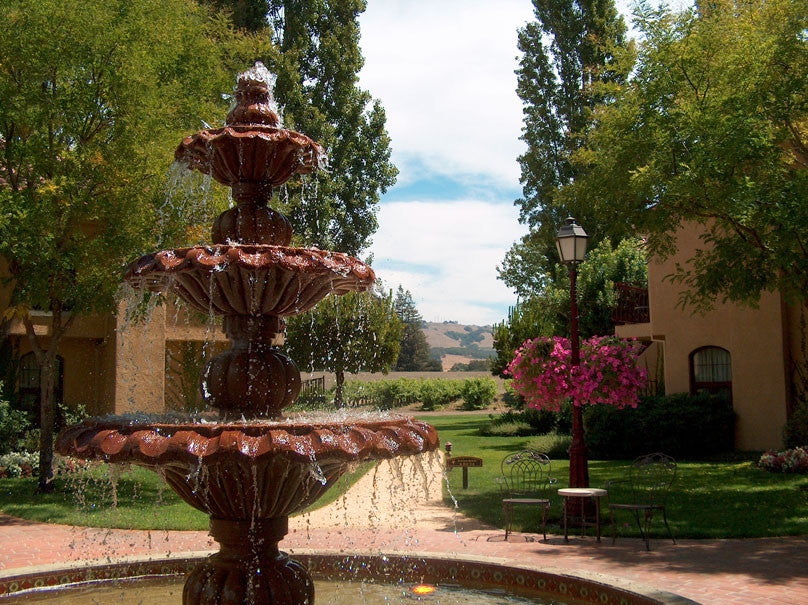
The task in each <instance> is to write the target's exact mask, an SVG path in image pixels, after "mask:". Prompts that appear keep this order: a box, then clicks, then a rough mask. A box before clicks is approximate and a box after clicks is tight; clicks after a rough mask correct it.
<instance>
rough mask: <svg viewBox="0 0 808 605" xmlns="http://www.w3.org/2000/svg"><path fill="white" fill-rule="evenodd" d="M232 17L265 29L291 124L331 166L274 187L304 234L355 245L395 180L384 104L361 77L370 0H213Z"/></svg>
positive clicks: (354, 250) (321, 242) (371, 227)
mask: <svg viewBox="0 0 808 605" xmlns="http://www.w3.org/2000/svg"><path fill="white" fill-rule="evenodd" d="M208 1H209V2H212V3H214V4H216V5H218V6H226V7H228V8H230V9H231V10H232V14H233V19H234V22H235V23H236V24H237V25H238V26H239V27H243V28H245V29H248V30H251V31H256V32H259V31H260V32H264V33H266V31H267V29H266V28H267V25H269V27H270V28H271V35H272V39H273V42H274V43H275V45H276V47H277V50H278V54H277V56H268V57H264V58H263V60H264V63H265V64H266V65H267V67H269V69H270V70H271V71H273V72H274V73H275V74H276V75H277V78H278V79H277V82H276V85H275V97H276V98H277V100H278V102H279V104H280V105H281V109H282V114H283V119H284V123H285V125H286V126H287V127H288V128H294V129H296V130H299V131H301V132H304V133H305V134H307V135H308V136H310V137H312V138H313V139H315V140H316V141H318V142H319V143H320V144H321V145H323V146H324V147H325V148H326V150H327V152H328V157H329V168H328V170H327V172H324V173H323V172H320V173H316V174H314V175H312V176H311V177H310V178H309V180H308V181H303V182H302V183H300V182H295V183H288V184H287V185H286V186H285V187H284V188H283V190H282V191H280V192H279V193H278V198H279V203H280V206H281V209H282V210H283V211H284V212H285V213H286V214H287V215H288V216H289V219H290V220H291V221H292V225H293V227H294V230H295V234H296V235H297V236H298V239H299V241H300V243H303V244H306V245H314V246H318V247H320V248H325V249H333V250H339V251H341V252H347V253H349V254H354V255H356V254H359V253H360V252H361V251H362V250H364V249H365V248H366V247H367V246H368V245H369V244H370V241H371V236H372V235H373V233H375V232H376V230H377V228H378V222H377V220H376V206H377V204H378V202H379V198H380V196H381V195H382V194H383V193H384V192H385V191H387V189H388V188H389V187H391V186H392V185H393V184H394V183H395V180H396V175H397V174H398V170H397V169H396V168H395V166H394V165H393V164H392V163H391V161H390V154H391V149H390V137H389V136H388V134H387V130H386V116H385V113H384V108H383V107H382V105H381V103H380V102H379V101H378V100H374V99H373V98H372V97H371V95H370V93H369V92H368V91H365V90H363V89H361V88H360V87H359V85H358V80H359V79H358V73H359V70H360V69H362V65H363V63H364V59H363V58H362V53H361V51H360V48H359V33H360V32H359V15H360V14H361V13H362V12H364V10H365V8H366V2H365V0H328V1H326V0H208Z"/></svg>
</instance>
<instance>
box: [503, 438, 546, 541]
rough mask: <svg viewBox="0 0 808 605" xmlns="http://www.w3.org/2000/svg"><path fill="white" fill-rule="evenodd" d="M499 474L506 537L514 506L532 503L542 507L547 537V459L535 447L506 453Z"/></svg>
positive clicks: (543, 530) (509, 529)
mask: <svg viewBox="0 0 808 605" xmlns="http://www.w3.org/2000/svg"><path fill="white" fill-rule="evenodd" d="M501 470H502V475H501V476H500V477H498V478H497V482H498V483H499V485H500V488H501V491H502V496H503V497H502V514H503V517H504V518H505V539H506V540H507V539H508V536H509V535H510V533H511V527H512V524H513V512H514V507H516V506H533V507H537V508H539V509H540V510H541V528H542V534H543V535H544V539H545V540H547V513H548V511H549V510H550V485H551V484H553V483H555V479H553V478H551V477H550V459H549V458H548V457H547V456H546V455H545V454H542V453H541V452H537V451H535V450H522V451H520V452H515V453H513V454H508V455H507V456H505V458H504V459H503V460H502V464H501Z"/></svg>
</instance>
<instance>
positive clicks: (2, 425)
mask: <svg viewBox="0 0 808 605" xmlns="http://www.w3.org/2000/svg"><path fill="white" fill-rule="evenodd" d="M30 428H31V427H30V423H29V421H28V415H27V414H26V413H25V412H22V411H20V410H15V409H13V408H12V407H11V404H10V403H9V402H8V401H4V400H0V454H7V453H8V452H11V451H13V450H17V449H19V448H20V445H21V444H20V441H21V439H22V438H23V437H24V435H25V433H26V431H28V430H29V429H30Z"/></svg>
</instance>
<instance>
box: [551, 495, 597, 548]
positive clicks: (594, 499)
mask: <svg viewBox="0 0 808 605" xmlns="http://www.w3.org/2000/svg"><path fill="white" fill-rule="evenodd" d="M607 494H608V492H607V491H606V490H605V489H600V488H598V487H565V488H562V489H560V490H558V495H559V496H561V497H562V498H564V541H565V542H569V537H568V534H567V508H569V507H568V504H569V503H570V498H589V499H590V500H591V501H592V502H593V503H594V508H595V521H594V523H593V522H591V521H588V520H587V518H586V511H585V510H584V503H583V502H581V507H580V511H581V514H580V517H579V518H580V521H581V535H584V530H585V528H586V527H587V526H594V527H595V530H596V532H597V536H598V542H600V499H601V498H603V497H604V496H606V495H607Z"/></svg>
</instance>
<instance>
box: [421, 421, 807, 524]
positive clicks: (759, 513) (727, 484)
mask: <svg viewBox="0 0 808 605" xmlns="http://www.w3.org/2000/svg"><path fill="white" fill-rule="evenodd" d="M425 420H426V421H427V422H429V423H430V424H432V425H433V426H435V428H437V429H438V432H439V434H440V436H441V442H442V443H446V442H447V441H451V442H452V446H453V449H452V453H453V454H454V455H456V456H478V457H480V458H482V459H483V464H484V466H483V467H482V468H472V469H469V488H468V489H466V490H464V489H463V488H462V481H461V471H460V469H453V470H452V471H451V472H450V473H449V476H450V485H451V490H452V494H453V495H454V497H455V499H456V500H457V502H458V505H459V507H460V510H461V511H462V512H463V513H464V514H466V515H469V516H471V517H475V518H477V519H480V520H482V521H485V522H486V523H490V524H492V525H496V526H501V523H502V518H501V508H500V498H501V495H500V493H499V490H498V489H497V484H496V482H495V478H496V477H497V476H498V475H499V473H500V470H499V465H500V461H501V460H502V458H503V457H504V456H505V455H506V454H508V453H509V452H512V451H516V450H519V449H522V448H525V447H535V448H536V449H539V450H542V449H543V448H545V447H547V446H548V445H549V444H548V440H547V439H546V438H541V437H481V436H480V435H479V434H478V433H477V429H478V427H479V426H480V424H482V423H483V422H485V421H486V420H487V418H486V417H485V416H458V415H447V416H431V417H429V418H425ZM628 464H630V461H612V460H609V461H600V460H596V461H590V462H589V477H590V485H591V486H592V487H604V486H605V484H606V482H607V481H609V480H610V479H618V478H620V477H622V476H624V474H625V469H626V467H627V465H628ZM552 474H553V476H554V477H556V478H557V479H558V485H557V487H566V486H567V484H568V476H569V463H568V461H567V460H553V461H552ZM561 510H562V509H561V503H560V498H558V496H557V495H555V494H554V500H553V502H552V509H551V518H550V523H549V526H550V531H555V532H558V531H560V526H559V522H560V516H561ZM668 519H669V521H670V524H671V528H672V529H673V532H674V534H675V535H676V536H679V537H682V538H685V537H687V538H751V537H762V536H785V535H804V534H808V476H806V475H794V474H774V473H769V472H767V471H763V470H761V469H759V468H757V467H756V466H755V464H754V461H752V459H751V458H750V459H748V460H741V461H738V460H734V461H709V462H700V461H679V464H678V474H677V480H676V483H675V484H674V486H673V490H672V491H671V494H670V498H669V502H668ZM538 521H539V520H538V518H537V515H536V514H535V512H534V513H533V514H532V515H530V513H529V512H527V513H526V516H523V517H522V518H521V529H523V530H526V531H534V532H535V531H538V530H539V529H540V528H539V522H538ZM617 522H618V526H619V527H620V535H626V536H628V535H632V536H638V535H639V533H638V532H637V530H636V527H633V525H630V526H628V527H625V526H624V523H630V524H633V518H632V517H630V516H627V517H623V516H621V517H618V519H617ZM606 531H607V532H609V531H611V530H610V529H608V528H607V529H606ZM663 532H664V529H663Z"/></svg>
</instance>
